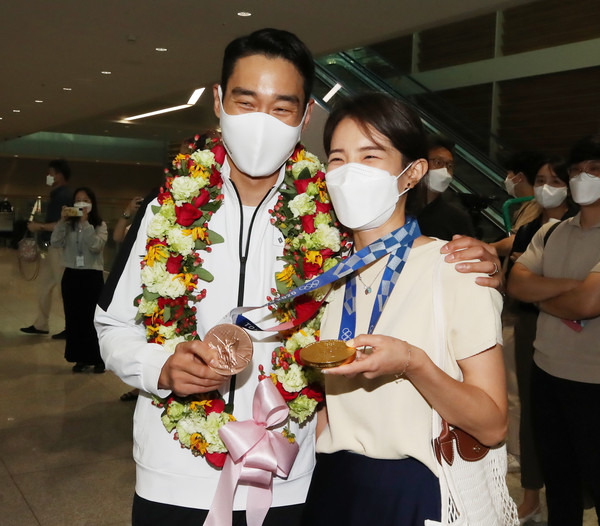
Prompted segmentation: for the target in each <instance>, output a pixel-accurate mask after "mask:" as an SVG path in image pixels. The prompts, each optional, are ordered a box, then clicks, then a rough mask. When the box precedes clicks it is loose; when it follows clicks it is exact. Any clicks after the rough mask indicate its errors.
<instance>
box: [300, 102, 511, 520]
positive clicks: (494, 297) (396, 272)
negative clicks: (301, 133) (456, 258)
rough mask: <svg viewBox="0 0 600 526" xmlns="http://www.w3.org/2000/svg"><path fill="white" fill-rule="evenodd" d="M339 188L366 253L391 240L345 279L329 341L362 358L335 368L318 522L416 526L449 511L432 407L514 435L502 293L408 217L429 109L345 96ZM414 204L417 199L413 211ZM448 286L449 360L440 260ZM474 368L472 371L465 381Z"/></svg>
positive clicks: (480, 434) (338, 115)
mask: <svg viewBox="0 0 600 526" xmlns="http://www.w3.org/2000/svg"><path fill="white" fill-rule="evenodd" d="M324 145H325V151H326V152H327V154H328V157H329V171H328V173H327V175H326V181H327V187H328V192H329V194H330V196H331V201H332V204H333V206H334V210H335V213H336V215H337V217H338V219H339V221H340V222H341V223H342V224H343V225H345V226H346V227H348V228H350V229H352V231H353V235H354V241H355V252H356V253H357V254H358V253H361V250H362V249H365V247H368V246H373V245H372V243H374V242H378V241H380V242H379V243H377V246H380V247H381V246H384V247H386V249H385V251H386V252H387V251H388V250H389V249H391V248H392V245H393V243H396V245H395V246H394V247H393V249H392V251H391V252H390V253H389V255H387V254H386V255H383V257H380V259H376V260H375V261H373V259H369V258H367V259H366V260H365V262H366V264H365V266H363V267H362V268H360V269H358V270H357V271H356V272H355V273H354V274H352V275H351V276H350V277H349V278H348V279H347V280H342V281H340V282H337V283H336V285H335V286H334V289H333V291H332V293H331V296H330V298H331V302H330V303H329V304H328V307H327V310H326V312H325V315H324V317H323V322H322V325H321V339H343V340H347V339H348V338H351V339H350V341H348V342H347V343H348V345H349V346H351V347H355V348H358V349H364V348H368V349H371V351H369V352H359V353H358V355H357V358H356V360H355V361H354V362H353V363H350V364H348V365H343V366H340V367H337V368H333V369H327V370H326V373H327V374H326V376H325V387H326V408H327V409H326V410H323V411H321V413H320V415H319V431H320V435H319V438H318V441H317V451H318V452H319V453H320V454H319V455H318V460H317V468H316V471H315V474H314V476H313V482H312V484H311V489H310V491H309V495H308V499H307V508H306V514H305V517H304V524H307V525H308V524H310V525H320V524H327V525H337V524H340V525H342V524H343V525H345V526H348V525H354V524H356V525H358V524H361V525H362V524H377V525H382V526H385V525H388V524H389V525H394V526H397V525H400V526H402V525H416V524H423V523H424V521H425V520H426V519H431V520H438V521H439V520H440V513H441V511H440V510H441V499H440V488H439V483H438V478H437V473H438V472H437V466H436V459H435V456H434V453H433V449H432V439H433V436H432V435H433V432H432V417H433V414H432V409H431V407H433V408H435V410H436V411H437V412H438V413H439V414H440V415H441V416H442V417H443V418H445V419H446V420H447V421H448V422H449V423H450V424H452V425H455V426H458V427H461V428H462V429H463V430H465V431H466V432H468V433H470V434H471V435H473V436H474V437H476V438H477V439H478V440H479V441H481V442H483V443H484V444H488V445H495V444H497V443H498V442H500V441H501V440H502V439H503V438H504V435H505V432H506V425H507V418H506V414H507V407H506V390H505V381H504V369H503V363H502V351H501V346H500V343H499V342H500V341H501V328H500V310H501V298H500V295H499V294H498V292H497V291H495V290H491V289H489V288H484V287H480V286H477V285H476V284H475V281H474V279H473V277H472V276H466V275H459V274H458V273H457V272H455V271H454V268H453V266H451V265H447V264H445V263H441V265H440V266H438V262H439V261H440V247H441V246H442V245H443V244H444V243H443V242H441V241H436V240H433V239H431V238H428V237H425V236H422V235H420V232H419V229H418V226H417V223H416V221H415V219H414V218H413V217H411V216H409V215H407V213H406V212H407V210H408V209H410V208H413V207H414V205H416V204H417V203H416V201H418V197H419V192H420V191H421V190H422V189H421V185H420V184H419V181H420V180H421V178H422V177H423V176H424V175H425V173H426V172H427V161H426V158H427V145H426V140H425V135H424V132H423V128H422V125H421V122H420V120H419V118H418V117H417V116H416V115H415V114H414V113H413V112H412V111H411V110H410V109H409V108H408V107H406V106H405V105H403V104H402V103H400V102H398V101H396V100H394V99H391V98H389V97H387V96H385V95H382V94H368V95H363V96H360V97H357V98H356V99H352V100H348V101H345V102H344V103H342V104H341V106H339V107H338V108H337V109H336V110H335V111H334V112H333V113H332V114H331V115H330V117H329V119H328V121H327V124H326V126H325V139H324ZM413 209H414V208H413ZM436 268H438V269H439V272H440V273H441V276H440V277H441V282H442V283H443V298H444V299H443V303H442V307H441V308H442V309H443V312H444V314H445V316H444V317H445V324H446V340H447V346H446V348H445V349H443V350H442V352H443V353H445V354H446V355H447V356H446V359H445V363H446V366H445V368H444V370H442V369H440V368H439V367H438V366H437V365H436V364H435V363H434V361H433V360H432V358H431V356H432V355H433V353H434V352H435V348H436V331H435V320H434V315H433V307H432V305H433V301H432V297H433V290H434V285H433V280H434V276H435V272H436V271H435V269H436ZM461 374H462V376H463V379H464V381H462V382H461V381H458V380H456V378H458V377H459V376H460V375H461Z"/></svg>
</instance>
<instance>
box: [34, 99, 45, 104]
mask: <svg viewBox="0 0 600 526" xmlns="http://www.w3.org/2000/svg"><path fill="white" fill-rule="evenodd" d="M33 102H37V103H38V104H41V103H42V102H44V101H43V100H40V99H36V100H34V101H33Z"/></svg>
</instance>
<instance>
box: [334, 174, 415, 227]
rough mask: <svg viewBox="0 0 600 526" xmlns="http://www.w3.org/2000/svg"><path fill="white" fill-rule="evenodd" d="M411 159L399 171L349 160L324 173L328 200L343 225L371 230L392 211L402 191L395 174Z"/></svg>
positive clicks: (386, 218) (383, 221) (388, 216)
mask: <svg viewBox="0 0 600 526" xmlns="http://www.w3.org/2000/svg"><path fill="white" fill-rule="evenodd" d="M411 165H412V163H410V164H409V165H408V166H407V167H406V168H405V169H404V170H402V173H400V175H398V176H396V177H394V176H392V175H391V174H390V173H389V172H386V171H385V170H381V169H379V168H375V167H373V166H367V165H365V164H360V163H348V164H344V165H342V166H340V167H339V168H335V169H334V170H331V171H330V172H327V174H326V175H325V182H326V183H327V191H328V192H329V197H331V203H332V204H333V208H334V209H335V213H336V215H337V217H338V219H339V221H340V223H342V225H344V226H346V227H347V228H350V229H352V230H358V231H362V230H370V229H372V228H377V227H380V226H381V225H383V224H384V223H385V222H386V221H387V220H388V219H389V218H390V217H391V216H392V214H393V213H394V210H395V209H396V203H397V202H398V199H399V198H400V196H401V195H403V194H405V193H406V192H408V190H410V188H406V190H404V191H403V192H401V193H398V183H397V181H398V177H400V176H401V175H402V174H403V173H404V172H406V170H408V169H409V168H410V167H411Z"/></svg>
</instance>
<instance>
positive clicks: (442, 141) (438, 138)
mask: <svg viewBox="0 0 600 526" xmlns="http://www.w3.org/2000/svg"><path fill="white" fill-rule="evenodd" d="M437 148H444V149H446V150H448V151H449V152H450V153H451V154H454V141H451V140H450V139H448V137H444V136H443V135H437V134H435V135H428V136H427V149H428V150H429V151H431V150H435V149H437Z"/></svg>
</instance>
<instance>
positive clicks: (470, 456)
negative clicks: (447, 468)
mask: <svg viewBox="0 0 600 526" xmlns="http://www.w3.org/2000/svg"><path fill="white" fill-rule="evenodd" d="M442 257H443V256H442ZM442 257H440V258H439V259H438V261H437V263H436V266H435V269H434V271H433V320H434V328H435V334H436V338H435V340H436V345H435V351H434V352H433V353H432V360H433V363H435V364H436V365H437V366H438V367H439V368H440V369H441V370H442V371H445V366H446V356H447V354H448V352H447V349H446V322H445V316H444V300H443V298H444V289H443V282H442V264H443V259H442ZM460 377H462V374H461V375H460ZM461 380H462V378H461ZM432 432H433V436H434V440H433V443H434V446H433V447H434V452H435V455H436V458H437V460H438V462H440V463H441V457H443V458H444V460H446V462H447V463H448V464H450V465H452V462H454V450H453V448H452V442H453V441H456V450H457V452H458V454H459V455H460V457H461V458H462V459H463V460H466V461H467V462H475V461H477V460H481V459H482V458H483V457H485V456H486V455H487V453H488V451H489V449H490V448H489V447H487V446H484V445H483V444H481V443H480V442H479V441H478V440H477V439H476V438H475V437H473V436H471V435H470V434H469V433H467V432H466V431H463V430H462V429H460V428H458V427H454V428H450V425H449V424H448V422H446V420H444V419H443V418H442V417H441V416H440V414H439V413H438V412H437V411H436V410H435V408H433V411H432Z"/></svg>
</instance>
